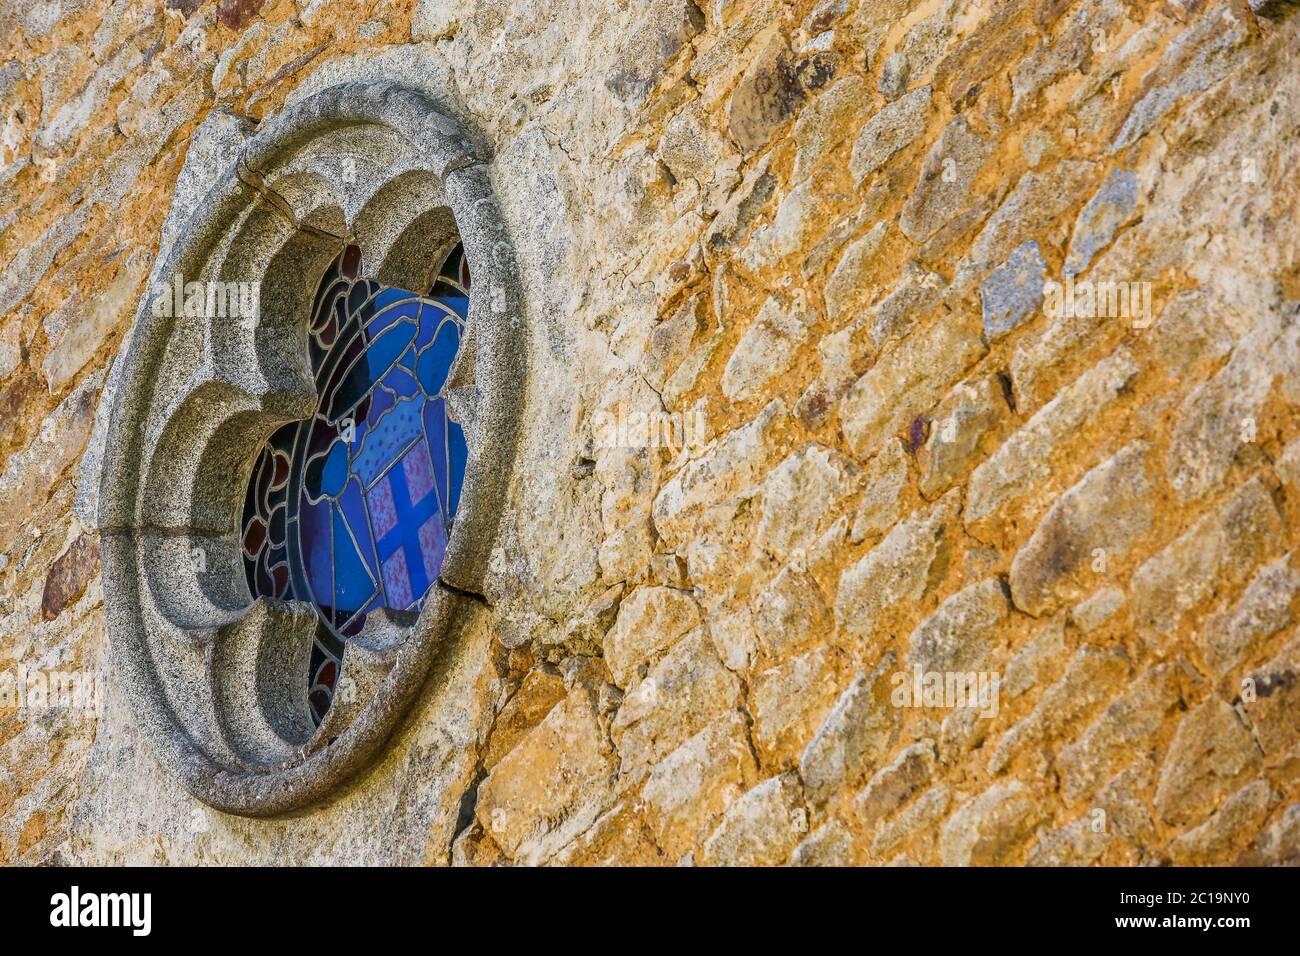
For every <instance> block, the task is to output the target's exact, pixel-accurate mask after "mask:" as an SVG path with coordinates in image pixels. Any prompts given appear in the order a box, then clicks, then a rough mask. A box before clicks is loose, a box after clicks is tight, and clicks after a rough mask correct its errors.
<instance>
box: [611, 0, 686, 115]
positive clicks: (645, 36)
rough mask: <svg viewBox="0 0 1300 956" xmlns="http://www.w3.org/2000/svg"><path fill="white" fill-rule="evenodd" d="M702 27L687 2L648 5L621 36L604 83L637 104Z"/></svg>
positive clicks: (614, 92)
mask: <svg viewBox="0 0 1300 956" xmlns="http://www.w3.org/2000/svg"><path fill="white" fill-rule="evenodd" d="M703 27H704V14H703V13H701V12H700V9H699V7H697V6H696V5H695V4H694V3H692V2H691V0H669V2H667V3H656V4H651V5H649V6H648V7H646V8H645V14H644V16H643V17H642V18H641V20H640V21H639V22H638V23H637V24H636V26H635V27H634V28H633V29H632V30H631V31H630V32H629V33H627V34H624V35H623V42H622V44H621V48H620V50H619V52H618V54H617V56H616V58H615V62H616V63H617V64H618V65H617V67H616V68H615V69H614V70H613V71H612V72H611V73H610V74H609V75H608V77H607V78H606V80H605V85H606V87H608V88H609V90H610V92H612V93H613V94H614V95H615V96H617V97H619V98H620V99H622V100H626V101H628V102H629V103H633V104H635V103H640V102H642V101H644V100H645V98H646V97H647V96H649V94H650V91H651V90H652V89H654V86H655V84H656V83H657V82H658V81H659V78H660V77H661V76H662V75H663V73H664V70H665V68H666V67H667V66H668V65H669V64H670V63H671V62H672V61H673V60H674V59H675V58H676V56H677V55H678V53H680V52H681V50H682V48H683V47H685V46H686V45H687V44H688V43H690V41H691V38H692V37H694V36H695V35H696V34H697V33H699V32H700V30H701V29H703Z"/></svg>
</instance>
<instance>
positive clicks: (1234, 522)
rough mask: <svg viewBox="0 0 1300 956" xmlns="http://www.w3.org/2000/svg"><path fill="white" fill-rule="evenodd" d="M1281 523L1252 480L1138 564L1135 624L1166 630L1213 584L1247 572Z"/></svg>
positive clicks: (1267, 497)
mask: <svg viewBox="0 0 1300 956" xmlns="http://www.w3.org/2000/svg"><path fill="white" fill-rule="evenodd" d="M1281 527H1282V525H1281V518H1280V516H1279V515H1278V512H1277V507H1276V506H1275V505H1274V504H1273V499H1272V496H1271V495H1270V494H1269V492H1268V490H1267V488H1265V487H1264V484H1263V482H1262V481H1260V480H1259V479H1258V478H1252V479H1251V480H1250V481H1248V482H1246V483H1245V484H1244V485H1242V486H1241V487H1240V488H1238V489H1237V490H1236V491H1235V492H1234V493H1233V494H1232V495H1231V496H1230V497H1228V498H1227V499H1225V500H1224V501H1223V502H1222V503H1221V504H1220V505H1219V506H1218V507H1217V508H1215V509H1214V510H1213V511H1211V512H1210V513H1209V514H1207V515H1205V516H1204V517H1203V518H1201V519H1200V520H1199V521H1197V522H1196V523H1195V524H1193V525H1192V527H1191V528H1189V529H1188V530H1187V531H1186V532H1185V533H1184V534H1183V535H1182V536H1181V537H1180V538H1179V539H1178V540H1177V541H1175V542H1173V543H1172V544H1170V545H1169V546H1168V547H1167V548H1165V549H1164V550H1163V551H1160V552H1159V553H1157V554H1155V555H1153V556H1152V557H1151V558H1149V559H1148V560H1147V561H1146V562H1145V563H1144V564H1143V565H1142V566H1141V567H1140V568H1138V570H1137V572H1136V573H1135V574H1134V575H1133V584H1132V592H1133V614H1134V620H1135V621H1136V623H1137V625H1138V627H1139V628H1140V629H1142V630H1143V631H1144V632H1145V633H1147V634H1151V635H1164V634H1167V633H1168V632H1169V631H1171V630H1172V629H1173V628H1174V627H1176V626H1177V624H1178V622H1179V621H1180V620H1181V619H1182V617H1183V615H1184V614H1185V613H1186V612H1187V611H1189V610H1191V609H1192V608H1193V607H1195V606H1196V605H1198V604H1200V603H1201V602H1202V601H1203V600H1205V598H1207V597H1208V596H1209V595H1210V594H1211V593H1212V592H1213V590H1214V588H1216V587H1220V586H1224V585H1227V584H1232V583H1236V582H1238V581H1241V580H1242V579H1243V578H1244V577H1245V576H1246V575H1247V574H1249V573H1250V570H1251V568H1253V567H1254V566H1255V564H1256V562H1258V561H1259V560H1260V559H1261V558H1263V557H1265V556H1266V554H1267V549H1268V547H1269V544H1270V542H1273V541H1276V540H1277V539H1278V535H1279V533H1280V531H1281Z"/></svg>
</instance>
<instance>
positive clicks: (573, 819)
mask: <svg viewBox="0 0 1300 956" xmlns="http://www.w3.org/2000/svg"><path fill="white" fill-rule="evenodd" d="M613 761H614V758H613V754H612V752H611V751H610V747H609V742H608V740H607V739H606V737H605V734H604V732H603V731H602V730H601V727H600V724H599V722H598V721H597V718H596V712H595V708H594V706H593V703H592V700H591V697H590V695H589V694H588V693H587V691H586V690H585V689H583V688H575V689H574V690H573V691H572V692H571V693H570V694H569V695H568V696H567V697H566V698H565V699H564V701H563V702H562V703H561V704H558V705H557V706H556V707H555V708H554V709H553V710H552V711H551V712H550V713H549V714H547V716H546V718H545V719H544V720H543V721H542V722H541V723H540V724H539V725H538V726H537V727H536V728H535V729H534V730H533V731H532V732H531V733H529V734H528V735H527V736H526V737H524V739H523V740H522V741H520V743H519V745H518V746H516V747H515V748H514V750H512V751H511V752H510V753H509V754H507V755H506V756H505V757H503V758H502V759H501V760H500V761H499V762H498V763H497V764H496V766H495V767H493V768H492V772H491V773H490V774H489V775H488V778H487V779H486V780H485V781H484V782H483V784H482V785H481V786H480V787H479V794H478V806H477V807H476V808H475V811H474V812H475V815H476V816H477V818H478V821H479V824H480V825H481V826H482V827H483V829H484V831H486V832H487V833H488V834H489V835H490V836H491V837H492V840H493V842H495V843H496V844H497V846H499V847H501V849H502V850H504V851H505V852H506V853H507V854H508V855H509V856H510V857H511V858H512V859H516V860H519V861H520V862H524V863H540V862H541V861H542V860H544V859H545V858H546V857H547V856H549V855H550V853H551V852H554V850H557V849H559V847H560V846H562V845H563V844H564V843H566V842H568V840H569V839H571V838H572V837H574V836H577V835H578V834H579V833H581V832H582V831H583V830H585V829H586V828H587V827H588V826H590V825H591V823H592V822H594V821H595V819H596V817H597V815H598V814H599V813H600V812H601V811H602V810H604V809H605V808H606V807H607V806H609V805H610V804H611V803H613V799H614V792H613V788H612V786H611V783H612V775H613V771H614V762H613ZM552 821H553V822H552Z"/></svg>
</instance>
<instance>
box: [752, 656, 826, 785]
mask: <svg viewBox="0 0 1300 956" xmlns="http://www.w3.org/2000/svg"><path fill="white" fill-rule="evenodd" d="M839 686H840V683H839V656H838V654H837V653H836V652H835V650H834V649H833V648H829V647H818V648H815V649H813V650H811V651H808V652H807V653H806V654H801V655H799V656H798V657H793V658H791V659H790V660H788V661H786V662H785V663H784V664H780V665H778V666H776V667H771V668H768V669H767V670H765V671H762V672H760V673H759V674H758V675H757V676H756V677H755V678H754V683H753V691H752V693H751V696H750V701H751V704H752V707H753V715H754V748H755V749H756V750H757V751H758V756H759V759H760V761H761V762H762V764H763V766H764V767H768V766H772V767H780V768H782V769H785V768H787V767H791V766H793V765H794V764H795V762H796V760H797V759H798V754H799V751H800V750H801V749H803V746H804V743H805V742H807V740H808V739H809V738H810V737H812V735H813V731H814V730H815V729H816V728H817V726H818V725H819V724H821V722H822V718H823V716H824V715H825V714H826V712H827V711H828V710H830V709H831V706H832V704H834V703H835V694H836V692H837V690H838V688H839ZM804 782H805V783H806V784H808V785H809V786H812V784H811V783H809V781H808V780H807V777H805V778H804Z"/></svg>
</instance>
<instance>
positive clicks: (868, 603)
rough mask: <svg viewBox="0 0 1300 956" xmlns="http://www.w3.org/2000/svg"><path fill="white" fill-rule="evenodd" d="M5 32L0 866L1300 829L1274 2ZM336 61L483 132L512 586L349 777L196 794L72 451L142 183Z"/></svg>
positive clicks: (192, 167) (128, 316) (228, 17)
mask: <svg viewBox="0 0 1300 956" xmlns="http://www.w3.org/2000/svg"><path fill="white" fill-rule="evenodd" d="M0 24H3V30H2V31H0V36H3V40H0V230H2V234H0V265H2V267H3V273H2V274H0V422H2V423H3V426H2V427H0V503H2V504H0V532H2V534H0V552H2V553H0V690H2V691H6V693H5V694H4V695H0V811H2V818H0V819H2V822H0V861H4V862H26V863H49V862H88V863H247V862H273V861H279V862H290V863H304V864H305V863H342V862H358V863H359V862H365V863H390V862H391V863H431V864H447V863H451V864H492V863H522V864H602V863H615V864H679V863H694V864H696V865H706V864H723V865H726V864H773V865H775V864H795V865H826V864H880V865H885V864H889V865H935V864H949V865H967V864H969V865H983V864H1030V865H1038V864H1047V865H1052V864H1160V863H1166V862H1173V863H1180V864H1209V863H1220V864H1222V863H1251V864H1275V863H1286V862H1291V863H1295V862H1297V861H1300V680H1297V675H1300V623H1298V621H1300V603H1298V600H1300V557H1298V556H1297V553H1296V551H1297V547H1300V271H1298V266H1300V263H1298V261H1297V259H1298V256H1300V250H1298V246H1297V238H1296V232H1295V223H1296V222H1297V221H1298V220H1300V189H1298V188H1297V185H1296V182H1297V180H1296V177H1295V175H1294V171H1295V170H1296V169H1297V168H1300V66H1298V65H1297V61H1296V57H1295V50H1296V49H1297V47H1298V46H1300V10H1298V9H1297V7H1296V5H1295V4H1293V3H1290V2H1285V0H1276V2H1272V0H1250V2H1249V3H1247V2H1245V0H1234V2H1214V0H1169V2H1160V0H1074V2H1071V0H997V2H995V0H970V2H963V0H696V2H691V0H512V2H509V3H500V2H496V0H492V2H488V0H419V2H415V3H411V2H409V0H387V2H386V0H379V2H377V3H364V4H363V3H359V2H357V0H215V2H214V0H207V2H200V0H167V2H165V3H158V2H154V0H48V2H40V3H29V2H23V0H4V2H3V3H0ZM368 78H382V79H385V80H389V81H394V80H397V81H402V82H408V83H410V84H411V85H413V86H416V87H419V88H420V89H422V90H425V91H427V92H428V93H429V95H430V96H432V97H434V98H435V99H436V100H437V101H438V102H439V103H440V104H441V105H442V107H443V108H444V109H445V110H446V111H448V112H449V113H451V114H453V115H455V116H456V117H458V118H459V119H460V120H461V121H462V122H463V123H464V124H465V126H466V127H467V128H469V129H472V130H474V131H475V132H476V135H478V136H479V137H481V139H482V142H483V145H484V146H485V148H486V149H487V151H488V153H489V154H490V155H491V157H492V159H491V166H492V171H491V178H492V185H493V188H494V190H495V191H496V194H497V196H498V198H499V200H500V203H501V207H502V215H503V217H504V219H505V222H506V224H507V228H508V229H509V232H510V237H511V241H512V242H513V244H514V247H515V250H516V253H517V257H518V260H519V268H520V270H521V273H522V281H523V286H524V293H525V299H526V309H527V314H526V320H527V321H526V338H527V342H528V345H527V348H528V356H527V360H528V364H529V369H530V376H529V385H528V394H527V397H526V400H525V403H524V408H523V412H522V416H523V437H522V440H521V444H520V447H519V451H518V459H517V462H516V467H515V470H514V479H513V482H512V485H511V487H510V490H509V494H508V495H507V496H506V498H505V500H503V501H502V505H501V506H502V509H503V510H502V513H503V520H502V529H501V531H500V534H499V540H498V541H496V542H495V543H494V551H493V557H492V564H493V574H494V575H495V580H497V581H499V582H503V583H502V586H501V588H500V597H499V598H497V599H495V600H494V601H493V602H492V604H491V606H482V607H479V608H478V609H477V610H475V611H474V613H473V614H472V615H471V616H470V617H469V618H467V619H465V620H463V621H461V622H460V623H459V624H458V626H457V628H456V632H455V634H454V635H453V639H452V640H451V641H449V643H448V645H447V648H446V650H445V652H444V653H443V654H442V656H441V657H440V658H439V660H438V662H437V663H436V664H435V666H434V670H433V672H432V673H431V674H430V676H429V679H428V681H427V684H426V687H425V689H424V692H423V694H422V696H421V697H420V699H419V701H418V702H417V704H416V705H415V707H414V709H413V711H412V713H411V714H410V715H409V716H408V718H407V719H406V721H405V722H404V724H403V725H402V727H401V729H400V730H399V731H398V732H397V734H396V735H395V737H394V738H393V739H392V741H391V742H390V744H389V746H388V747H387V749H386V750H385V751H384V753H383V755H382V756H381V758H380V759H379V760H378V761H377V762H376V763H375V764H374V765H373V766H371V767H370V768H369V769H367V770H366V771H364V772H362V773H361V774H359V775H358V776H357V777H355V778H354V779H353V780H352V781H350V782H349V783H348V784H347V785H346V786H345V787H343V788H342V789H340V790H338V791H337V792H335V793H334V794H333V795H332V796H331V797H330V798H329V799H328V800H327V801H326V802H325V803H323V804H320V805H317V806H315V807H312V808H311V809H309V810H307V811H304V812H301V813H296V814H293V815H292V816H285V817H271V818H268V819H258V820H254V819H247V818H243V817H238V816H228V815H225V814H221V813H219V812H217V811H215V810H212V809H210V808H208V807H206V806H204V805H203V804H201V803H198V802H197V801H195V800H194V799H193V798H191V797H190V796H189V795H188V794H187V793H186V792H185V791H184V790H183V789H182V788H180V787H178V786H176V785H174V783H173V782H172V781H170V780H169V779H168V778H167V777H166V776H165V775H164V773H163V771H162V770H161V768H160V767H159V766H158V765H157V764H156V763H155V761H154V758H153V756H152V755H151V753H150V752H149V749H148V747H147V746H146V744H145V742H144V741H143V739H142V738H141V737H140V735H139V733H138V731H137V730H136V728H135V726H134V723H133V720H132V716H131V713H130V711H129V708H128V706H127V704H126V702H125V700H124V698H123V695H122V692H121V688H120V686H119V685H118V684H117V683H116V681H115V675H114V674H113V672H112V670H111V669H110V668H106V667H105V665H104V663H103V662H104V651H105V647H106V644H107V641H108V634H107V633H106V628H105V617H104V590H103V588H104V585H103V583H102V582H101V580H100V575H99V570H100V569H99V557H98V554H99V552H98V544H97V541H96V539H95V535H94V534H93V533H92V532H90V531H89V530H87V529H86V528H83V527H82V526H81V524H80V523H79V521H78V519H77V517H76V516H75V513H74V511H73V507H72V505H73V500H74V498H75V496H76V494H77V491H78V488H77V483H78V480H79V479H78V474H79V466H80V462H81V459H82V457H83V455H84V453H85V450H86V448H87V445H88V442H89V437H90V432H91V428H92V424H93V417H94V413H95V408H96V405H97V401H98V396H99V392H100V390H101V388H102V386H103V384H104V381H105V376H106V374H107V372H108V369H109V367H110V365H111V363H112V361H113V359H114V356H115V354H117V353H118V351H119V349H120V348H121V346H122V343H123V340H124V337H126V336H128V335H129V334H130V326H131V323H132V319H133V316H134V315H135V309H136V306H137V303H138V301H139V299H140V296H141V294H142V293H143V292H144V286H145V282H146V279H147V277H148V274H149V272H150V269H151V266H152V264H153V263H154V261H155V260H156V259H157V258H158V257H159V256H160V255H165V253H166V249H167V248H168V246H169V245H170V243H171V242H172V241H173V240H174V238H175V236H174V233H173V231H172V230H171V228H170V225H169V227H168V228H164V220H165V219H166V217H167V212H168V210H169V209H170V208H172V207H173V206H181V207H185V206H192V205H193V204H194V203H196V202H198V201H199V200H200V198H201V197H202V196H203V195H204V194H205V193H206V191H207V189H208V187H209V186H210V185H211V182H212V177H213V176H215V175H216V172H217V171H218V170H219V169H220V168H221V167H223V166H224V165H226V164H227V163H229V162H230V161H231V159H232V157H234V156H235V155H236V154H237V153H238V150H239V147H240V145H241V143H242V142H244V140H245V139H246V138H247V137H248V136H249V135H250V134H251V133H252V132H253V131H254V130H255V129H257V128H258V126H259V124H261V123H263V122H264V121H265V120H267V119H269V118H272V117H274V116H275V115H276V114H277V111H279V110H281V109H282V108H283V107H285V106H286V105H291V104H293V103H295V102H297V101H299V100H301V99H302V98H303V97H305V96H307V95H309V94H310V93H311V92H313V91H317V90H320V89H323V88H325V87H329V86H331V85H334V84H337V83H340V82H345V81H350V80H364V79H368ZM1121 293H1123V294H1122V295H1121ZM634 420H635V421H636V422H637V423H640V424H637V425H634V426H633V427H621V426H622V425H624V424H627V423H629V422H632V421H634ZM611 421H615V422H617V423H619V425H620V427H616V428H609V427H604V426H606V425H608V424H609V423H610V422H611ZM647 421H653V422H670V423H676V427H666V428H645V427H641V425H642V424H643V423H645V422H647ZM681 423H686V424H687V425H688V427H687V428H686V429H683V428H682V427H680V425H681ZM695 423H700V424H699V425H698V426H696V424H695ZM687 432H689V433H690V434H691V435H692V438H693V440H692V441H681V440H674V439H673V436H674V435H677V436H680V435H682V434H684V433H687ZM610 435H614V436H617V437H616V438H615V439H614V440H610V438H609V436H610ZM250 454H251V450H250ZM19 673H21V674H23V675H24V678H25V679H24V681H23V683H22V686H21V691H22V692H21V693H18V692H17V689H16V687H15V681H16V678H15V677H14V676H13V675H17V674H19ZM32 674H36V675H60V680H63V679H64V678H66V677H67V675H73V678H75V677H76V675H86V674H91V675H95V677H96V678H97V679H98V678H102V686H103V692H102V695H96V706H95V707H94V708H87V707H83V706H78V705H77V701H76V700H75V699H70V698H67V697H66V696H64V695H61V694H59V693H54V692H51V690H50V686H49V682H48V681H46V682H45V684H44V685H42V684H41V681H39V680H38V681H37V683H36V684H35V685H33V684H32V679H31V677H30V675H32ZM5 675H9V681H8V683H5ZM953 675H958V676H962V675H984V676H985V677H989V676H992V677H994V678H996V682H995V683H996V694H997V697H996V700H994V701H989V700H976V699H972V698H971V697H969V696H966V697H964V698H963V699H957V698H954V695H953V694H952V693H950V691H951V689H952V688H953V687H957V688H959V689H960V688H961V687H962V686H963V685H962V682H961V681H954V680H952V679H951V678H952V676H953ZM42 686H43V688H44V689H43V690H42ZM970 686H975V685H970ZM983 686H985V687H986V689H987V687H989V686H990V685H989V684H988V682H987V681H985V683H984V685H983ZM903 687H906V688H909V693H908V694H907V695H906V696H907V697H908V700H906V701H901V700H900V696H899V691H900V688H903ZM6 688H8V690H6ZM33 689H34V690H36V691H41V692H40V693H37V694H35V695H33ZM912 689H919V693H915V694H913V693H911V690H912ZM961 696H962V695H958V697H961ZM101 698H102V699H101Z"/></svg>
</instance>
